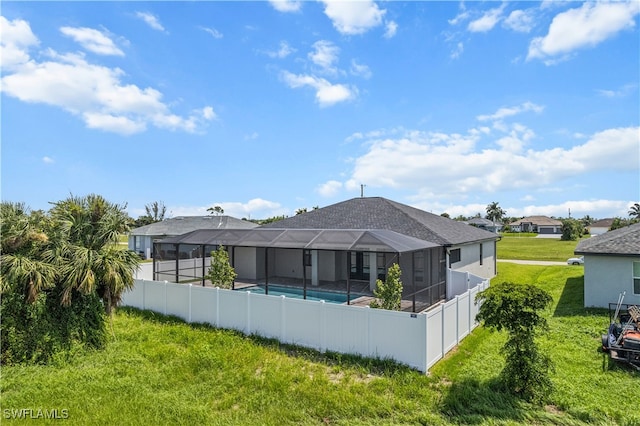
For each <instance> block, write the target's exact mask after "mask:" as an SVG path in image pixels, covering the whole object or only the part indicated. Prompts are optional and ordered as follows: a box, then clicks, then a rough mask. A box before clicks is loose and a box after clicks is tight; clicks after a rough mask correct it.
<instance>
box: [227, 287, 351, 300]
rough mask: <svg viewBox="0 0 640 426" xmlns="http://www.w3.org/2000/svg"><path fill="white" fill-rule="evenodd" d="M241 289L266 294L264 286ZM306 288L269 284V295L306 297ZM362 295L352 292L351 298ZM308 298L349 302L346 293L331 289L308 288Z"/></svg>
mask: <svg viewBox="0 0 640 426" xmlns="http://www.w3.org/2000/svg"><path fill="white" fill-rule="evenodd" d="M239 290H240V291H250V292H251V293H256V294H264V286H257V285H256V286H252V287H245V288H243V289H239ZM303 292H304V289H302V288H298V287H284V286H279V285H269V296H285V297H290V298H292V299H304V294H303ZM357 297H360V295H359V294H351V300H355V299H356V298H357ZM307 300H316V301H320V300H324V301H325V302H327V303H347V295H346V293H334V292H331V291H322V290H309V289H308V288H307Z"/></svg>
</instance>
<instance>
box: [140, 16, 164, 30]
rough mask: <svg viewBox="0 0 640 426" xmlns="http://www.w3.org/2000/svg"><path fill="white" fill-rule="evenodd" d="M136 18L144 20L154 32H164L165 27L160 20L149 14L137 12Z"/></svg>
mask: <svg viewBox="0 0 640 426" xmlns="http://www.w3.org/2000/svg"><path fill="white" fill-rule="evenodd" d="M136 17H138V18H140V19H142V20H143V21H144V22H146V23H147V25H149V26H150V27H151V28H153V29H154V30H157V31H164V27H163V26H162V24H161V23H160V20H159V19H158V18H157V17H156V16H155V15H152V14H151V13H149V12H136Z"/></svg>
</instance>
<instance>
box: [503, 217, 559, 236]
mask: <svg viewBox="0 0 640 426" xmlns="http://www.w3.org/2000/svg"><path fill="white" fill-rule="evenodd" d="M509 226H510V227H511V230H512V231H513V232H535V233H538V234H562V222H560V221H559V220H556V219H552V218H550V217H547V216H529V217H523V218H522V219H519V220H516V221H515V222H513V223H511V224H510V225H509Z"/></svg>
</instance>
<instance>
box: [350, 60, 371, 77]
mask: <svg viewBox="0 0 640 426" xmlns="http://www.w3.org/2000/svg"><path fill="white" fill-rule="evenodd" d="M350 72H351V74H353V75H357V76H360V77H363V78H366V79H369V78H371V75H372V73H371V69H370V68H369V67H368V66H366V65H364V64H359V63H358V62H357V61H356V60H355V59H352V60H351V69H350Z"/></svg>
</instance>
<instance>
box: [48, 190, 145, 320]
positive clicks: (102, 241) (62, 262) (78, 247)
mask: <svg viewBox="0 0 640 426" xmlns="http://www.w3.org/2000/svg"><path fill="white" fill-rule="evenodd" d="M124 208H125V206H122V205H118V204H112V203H110V202H108V201H107V200H105V199H104V198H103V197H101V196H99V195H94V194H91V195H88V196H85V197H74V196H70V197H69V198H67V199H66V200H63V201H60V202H58V203H55V204H54V207H53V208H52V209H51V217H52V218H53V220H54V222H55V223H57V229H56V232H57V233H59V234H60V236H61V237H62V238H56V240H57V244H56V246H55V247H54V248H53V249H52V250H50V251H49V252H48V256H49V259H51V260H52V261H56V262H57V263H58V266H59V268H60V271H61V274H62V276H63V283H62V284H63V287H64V290H63V292H62V302H63V304H64V305H67V306H68V305H69V304H71V301H72V297H73V292H74V291H80V292H81V293H83V294H89V293H91V292H94V291H95V292H96V293H97V294H98V295H99V296H100V298H101V299H102V301H103V304H104V309H105V312H106V313H107V314H108V315H110V314H111V313H112V311H113V308H114V307H115V306H117V305H118V304H119V302H120V300H121V298H122V294H123V293H124V292H125V291H126V290H128V289H130V288H132V287H133V272H134V271H135V270H136V269H137V268H138V265H139V263H140V259H139V257H138V256H137V255H136V253H134V252H133V251H131V250H124V249H121V248H120V247H119V246H118V235H119V234H122V233H126V232H128V231H129V221H128V216H127V214H126V213H125V212H124Z"/></svg>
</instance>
